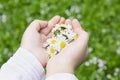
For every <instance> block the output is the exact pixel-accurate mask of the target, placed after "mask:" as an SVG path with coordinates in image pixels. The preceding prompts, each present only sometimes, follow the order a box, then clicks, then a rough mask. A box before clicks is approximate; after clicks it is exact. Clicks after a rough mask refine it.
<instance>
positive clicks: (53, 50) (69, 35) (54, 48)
mask: <svg viewBox="0 0 120 80" xmlns="http://www.w3.org/2000/svg"><path fill="white" fill-rule="evenodd" d="M52 34H53V36H52V37H51V38H49V39H48V40H47V41H46V44H45V48H46V49H47V51H48V54H49V55H50V57H51V56H53V55H55V54H57V53H59V52H60V51H61V50H62V49H64V48H65V47H66V46H67V45H68V44H69V43H70V42H72V41H73V40H75V39H77V38H78V34H76V33H75V32H74V31H73V30H72V26H71V25H69V24H68V25H66V24H56V25H55V27H54V28H53V30H52Z"/></svg>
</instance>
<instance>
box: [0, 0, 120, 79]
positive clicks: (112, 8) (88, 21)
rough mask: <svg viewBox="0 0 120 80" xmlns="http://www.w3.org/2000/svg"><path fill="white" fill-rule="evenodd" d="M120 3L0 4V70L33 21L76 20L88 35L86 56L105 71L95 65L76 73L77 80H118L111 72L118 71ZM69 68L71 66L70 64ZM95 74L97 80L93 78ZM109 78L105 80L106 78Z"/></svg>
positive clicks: (43, 0) (16, 0) (26, 0)
mask: <svg viewBox="0 0 120 80" xmlns="http://www.w3.org/2000/svg"><path fill="white" fill-rule="evenodd" d="M119 8H120V0H96V1H95V0H94V1H93V0H60V1H58V0H7V1H6V0H0V66H1V65H2V64H3V63H5V62H6V61H7V60H8V59H9V57H10V56H12V54H13V53H14V52H15V51H16V50H17V48H19V44H20V40H21V37H22V34H23V32H24V30H25V29H26V27H27V26H28V25H29V23H30V22H31V21H33V20H34V19H42V20H49V19H50V18H52V17H53V16H55V15H60V16H63V17H65V18H72V19H73V18H77V19H78V20H79V21H80V23H81V25H82V26H83V28H84V29H85V30H86V31H88V32H89V34H90V41H89V46H88V47H89V53H90V54H89V56H88V58H87V60H89V59H91V58H92V57H94V56H96V57H98V58H101V59H103V60H105V61H106V66H107V70H103V71H101V72H99V74H98V72H97V70H98V67H97V65H90V66H88V67H86V66H85V65H84V63H83V64H82V65H81V66H80V67H79V68H78V69H77V70H76V76H77V77H78V78H79V79H80V80H119V79H120V73H119V74H118V76H114V69H115V68H116V67H118V68H120V62H119V59H120V28H119V27H120V10H119ZM71 65H72V64H71ZM96 74H98V75H99V76H98V78H97V77H96ZM107 74H111V75H112V76H111V78H110V79H107V78H106V75H107Z"/></svg>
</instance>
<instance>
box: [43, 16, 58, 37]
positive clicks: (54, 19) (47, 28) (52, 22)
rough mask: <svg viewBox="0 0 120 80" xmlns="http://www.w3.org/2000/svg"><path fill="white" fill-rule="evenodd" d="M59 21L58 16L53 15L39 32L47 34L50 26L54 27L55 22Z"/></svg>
mask: <svg viewBox="0 0 120 80" xmlns="http://www.w3.org/2000/svg"><path fill="white" fill-rule="evenodd" d="M59 21H60V16H55V17H53V18H52V19H51V20H50V21H49V22H48V27H46V28H45V29H43V30H42V31H41V32H43V33H44V34H45V35H48V34H49V33H50V31H51V30H52V28H53V27H54V25H55V24H57V23H58V22H59Z"/></svg>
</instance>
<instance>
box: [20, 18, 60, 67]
mask: <svg viewBox="0 0 120 80" xmlns="http://www.w3.org/2000/svg"><path fill="white" fill-rule="evenodd" d="M60 19H61V18H60V16H55V17H53V18H52V19H51V20H50V21H49V22H47V21H42V20H34V21H33V22H32V23H31V24H30V25H29V26H28V27H27V29H26V30H25V32H24V34H23V37H22V40H21V45H20V47H22V48H25V49H27V50H28V51H30V52H31V53H32V54H33V55H34V56H35V57H36V58H37V59H38V61H39V62H40V63H41V64H42V66H43V67H45V66H46V64H47V61H48V55H47V51H46V50H45V49H44V48H43V47H42V46H43V42H45V41H46V39H47V38H48V37H49V35H50V31H51V30H52V28H53V26H54V25H55V24H57V23H58V22H59V21H60Z"/></svg>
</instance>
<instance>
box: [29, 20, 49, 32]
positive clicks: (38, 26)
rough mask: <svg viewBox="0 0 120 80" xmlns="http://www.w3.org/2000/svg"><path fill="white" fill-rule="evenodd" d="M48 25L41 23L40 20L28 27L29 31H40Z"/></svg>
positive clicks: (45, 22) (44, 22)
mask: <svg viewBox="0 0 120 80" xmlns="http://www.w3.org/2000/svg"><path fill="white" fill-rule="evenodd" d="M47 24H48V22H47V21H41V20H34V21H33V22H32V23H31V24H30V25H29V27H28V29H29V30H31V31H36V30H37V31H40V29H42V28H44V27H46V26H47Z"/></svg>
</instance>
